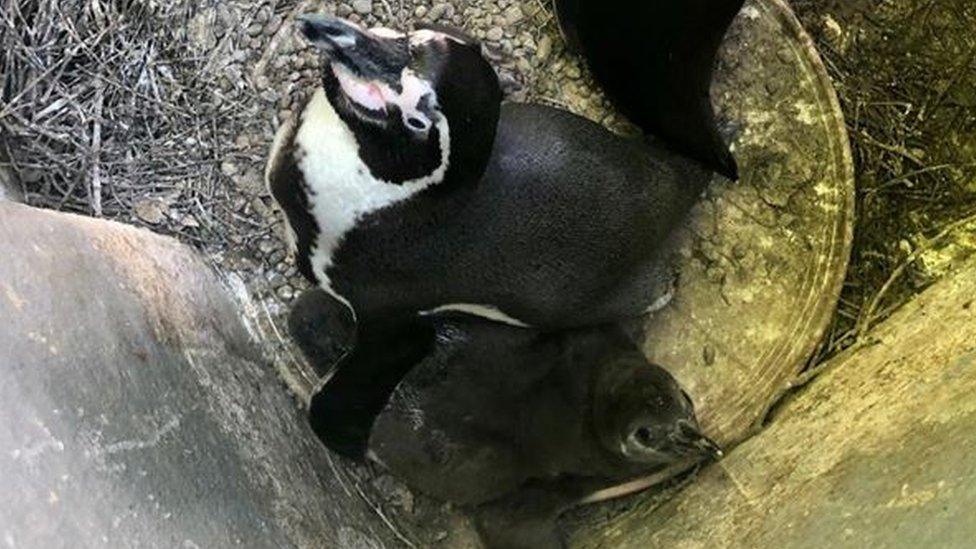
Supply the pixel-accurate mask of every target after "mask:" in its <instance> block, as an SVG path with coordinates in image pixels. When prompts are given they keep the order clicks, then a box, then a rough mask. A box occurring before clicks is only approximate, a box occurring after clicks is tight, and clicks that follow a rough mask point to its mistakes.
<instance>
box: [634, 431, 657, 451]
mask: <svg viewBox="0 0 976 549" xmlns="http://www.w3.org/2000/svg"><path fill="white" fill-rule="evenodd" d="M634 438H635V439H637V442H639V443H640V444H641V445H642V446H646V447H648V448H649V447H651V445H652V443H653V441H652V440H651V430H650V429H648V428H647V427H641V428H640V429H637V430H636V431H634Z"/></svg>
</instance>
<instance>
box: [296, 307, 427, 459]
mask: <svg viewBox="0 0 976 549" xmlns="http://www.w3.org/2000/svg"><path fill="white" fill-rule="evenodd" d="M434 339H435V331H434V328H433V326H432V324H431V323H430V322H429V321H427V320H425V319H423V318H419V317H418V318H415V319H411V320H408V321H405V322H396V323H379V322H373V323H363V324H360V326H358V329H357V333H356V342H355V346H354V347H353V349H352V351H351V352H349V353H348V354H347V355H346V356H345V357H343V358H342V360H341V361H340V362H339V364H338V366H337V367H336V369H335V373H334V374H333V375H332V377H331V378H329V380H328V381H327V382H326V383H325V385H324V386H323V387H322V388H321V389H320V390H319V392H318V393H316V394H315V396H313V397H312V401H311V403H310V405H309V411H308V418H309V423H310V424H311V426H312V430H313V431H314V432H315V434H316V435H317V436H318V437H319V439H320V440H321V441H322V442H323V443H324V444H325V445H326V446H327V447H328V448H330V449H331V450H333V451H334V452H336V453H338V454H340V455H342V456H345V457H347V458H350V459H353V460H357V461H362V460H364V459H365V456H366V451H367V448H368V443H369V436H370V432H371V431H372V427H373V423H374V421H375V420H376V417H377V415H379V413H380V411H382V409H383V407H384V406H386V404H387V402H388V401H389V399H390V395H391V394H392V393H393V391H394V390H395V389H396V387H397V385H398V384H399V383H400V381H401V380H403V378H404V377H405V376H406V375H407V373H408V372H409V371H410V369H411V368H413V367H414V365H416V364H417V363H418V362H419V361H420V360H422V359H423V358H424V357H425V356H427V355H428V354H429V353H430V352H431V350H432V349H433V346H434Z"/></svg>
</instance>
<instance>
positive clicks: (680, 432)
mask: <svg viewBox="0 0 976 549" xmlns="http://www.w3.org/2000/svg"><path fill="white" fill-rule="evenodd" d="M598 375H599V378H598V383H597V386H596V394H595V396H594V409H593V413H594V424H595V426H596V430H597V434H598V436H599V438H600V441H601V443H602V444H603V446H604V448H605V449H607V450H609V451H610V452H611V453H614V454H617V455H619V456H620V457H622V458H623V459H625V460H627V461H630V462H634V463H640V464H644V465H667V464H670V463H674V462H676V461H679V460H683V459H687V458H706V457H710V458H717V457H721V455H722V451H721V449H720V448H719V447H718V445H716V444H715V443H714V442H712V441H711V440H709V439H708V437H706V436H705V435H703V434H702V432H701V428H700V427H699V425H698V420H697V418H696V417H695V407H694V404H693V403H692V400H691V397H689V396H688V393H686V392H685V391H684V390H683V389H682V388H681V386H680V385H679V384H678V382H677V380H676V379H674V377H672V376H671V374H669V373H668V371H667V370H665V369H664V368H662V367H660V366H658V365H655V364H650V363H648V362H647V361H645V360H644V359H643V357H634V356H627V357H622V358H620V359H618V360H616V361H615V362H613V363H611V364H608V365H604V367H603V369H602V371H601V372H600V373H599V374H598Z"/></svg>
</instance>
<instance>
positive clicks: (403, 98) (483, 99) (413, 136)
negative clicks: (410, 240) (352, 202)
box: [299, 14, 502, 184]
mask: <svg viewBox="0 0 976 549" xmlns="http://www.w3.org/2000/svg"><path fill="white" fill-rule="evenodd" d="M299 22H300V28H301V32H302V34H304V36H305V37H306V38H307V39H308V40H309V41H310V42H311V43H312V44H313V45H315V46H316V47H317V48H318V49H319V50H320V52H321V53H322V56H323V61H324V63H323V68H322V83H323V88H324V90H325V94H326V97H327V99H328V101H329V103H330V104H331V105H332V107H333V108H334V109H335V111H336V113H337V114H338V116H339V118H340V119H341V121H342V122H343V123H344V124H345V125H346V126H347V127H348V128H349V130H350V131H351V132H352V133H353V135H354V136H355V138H356V141H357V143H358V145H359V151H360V156H361V157H362V159H363V161H364V163H365V164H366V166H367V167H368V168H369V169H370V170H371V172H372V174H373V175H374V176H375V177H377V178H379V179H382V180H384V181H388V182H391V183H396V184H403V183H406V182H410V181H416V180H426V181H429V182H431V181H432V182H438V183H439V182H441V181H443V180H447V179H450V180H452V181H455V180H472V179H475V180H476V179H478V178H479V177H480V176H481V174H482V173H483V172H484V170H485V167H486V166H487V163H488V159H489V156H490V154H491V149H492V144H493V143H494V136H495V129H496V126H497V124H498V116H499V109H500V106H501V97H502V95H501V88H500V86H499V82H498V77H497V75H496V74H495V72H494V70H493V69H492V67H491V65H489V64H488V62H487V60H486V59H485V58H484V56H483V55H482V53H481V45H480V43H478V42H477V41H475V40H473V39H471V38H469V37H467V36H466V35H464V34H463V33H461V32H460V31H457V30H452V29H449V28H445V27H432V26H431V27H425V28H420V29H418V30H415V31H413V32H410V33H401V32H398V31H394V30H391V29H386V28H375V29H368V30H367V29H364V28H362V27H359V26H358V25H356V24H354V23H352V22H349V21H345V20H343V19H339V18H336V17H330V16H326V15H318V14H315V15H303V16H301V17H299Z"/></svg>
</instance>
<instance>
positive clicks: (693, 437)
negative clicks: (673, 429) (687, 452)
mask: <svg viewBox="0 0 976 549" xmlns="http://www.w3.org/2000/svg"><path fill="white" fill-rule="evenodd" d="M675 438H677V439H678V440H680V441H681V443H682V445H684V446H685V447H687V448H689V449H691V450H693V451H694V452H695V453H698V454H700V455H702V456H706V457H709V458H711V459H719V458H721V457H722V456H724V455H725V454H724V453H723V452H722V448H720V447H719V445H718V444H715V442H713V441H712V439H710V438H708V437H706V436H705V435H703V434H702V433H701V430H700V429H699V428H698V427H697V426H696V425H694V424H692V423H691V422H688V421H679V422H678V426H677V433H676V437H675Z"/></svg>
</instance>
